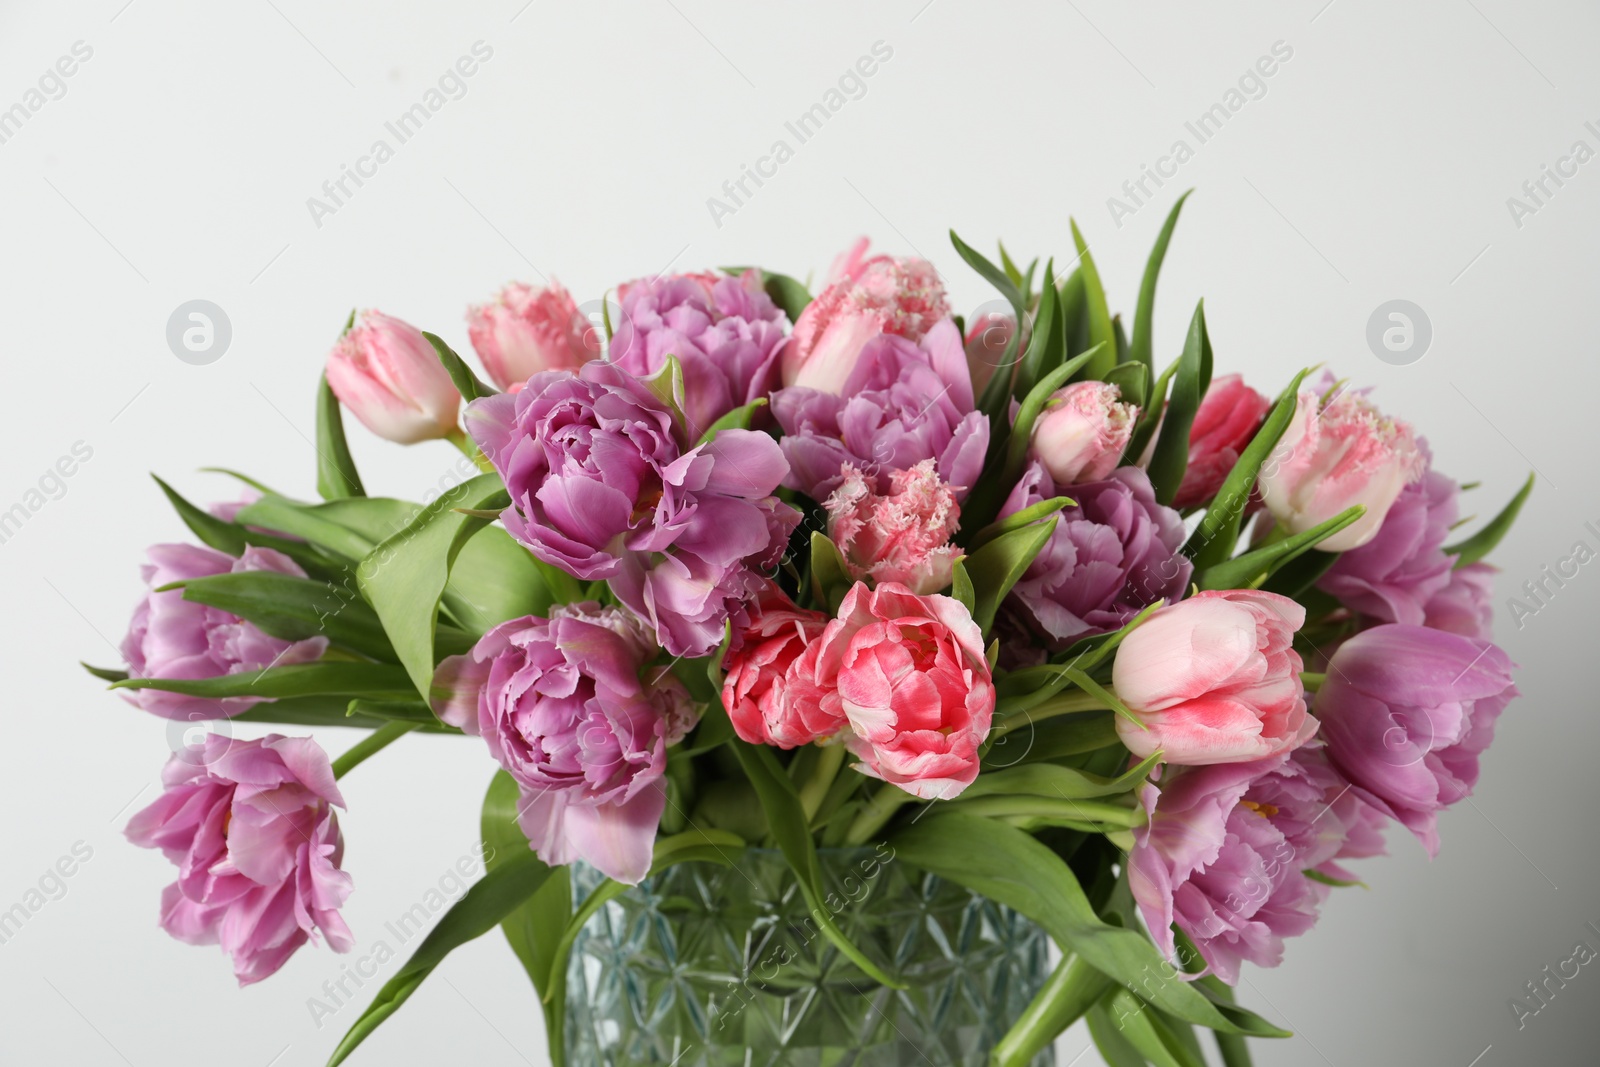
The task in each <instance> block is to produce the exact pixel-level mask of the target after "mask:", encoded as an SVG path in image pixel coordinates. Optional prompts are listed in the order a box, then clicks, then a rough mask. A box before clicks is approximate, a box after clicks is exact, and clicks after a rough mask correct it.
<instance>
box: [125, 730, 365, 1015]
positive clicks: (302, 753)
mask: <svg viewBox="0 0 1600 1067" xmlns="http://www.w3.org/2000/svg"><path fill="white" fill-rule="evenodd" d="M161 782H162V786H163V790H164V791H163V792H162V794H161V795H160V796H159V797H157V798H156V799H155V802H154V803H152V804H151V805H150V806H149V807H147V808H145V809H143V810H142V811H140V812H139V813H138V814H136V815H134V817H133V818H132V819H131V820H130V821H129V822H128V828H127V830H126V831H125V832H126V834H127V836H128V840H129V841H132V842H133V843H134V844H135V845H139V846H140V847H142V848H158V849H160V850H161V851H162V852H163V853H165V854H166V857H167V859H169V860H171V861H172V862H173V864H175V865H176V866H177V868H178V880H177V881H175V882H173V883H172V884H171V885H169V886H168V887H167V889H166V891H165V892H164V893H163V894H162V895H161V927H162V929H164V930H166V931H167V933H169V934H171V935H172V936H173V937H175V938H177V939H178V940H180V941H186V942H188V943H189V944H191V945H215V944H219V943H220V944H221V945H222V950H223V951H224V952H226V953H227V954H228V955H229V956H231V957H233V971H234V975H235V977H237V978H238V979H239V984H240V985H249V984H250V983H252V982H259V981H260V980H261V979H263V978H266V977H268V976H269V975H271V974H272V973H273V972H275V971H277V970H278V968H280V967H282V966H283V965H284V963H285V962H286V961H287V960H288V959H289V957H290V956H292V955H293V954H294V953H295V951H296V950H297V949H299V948H300V946H301V945H304V944H305V943H306V942H307V941H315V940H318V939H319V938H321V937H326V938H327V939H328V944H329V945H330V946H331V947H332V948H333V950H334V951H335V952H348V951H350V949H351V948H352V947H354V945H355V938H354V937H352V936H351V934H350V928H349V927H348V926H346V925H345V922H344V919H343V918H342V917H341V916H340V915H339V909H340V908H341V907H343V905H344V902H345V899H346V898H347V897H349V895H350V884H351V883H350V876H349V875H348V874H346V873H345V872H344V871H342V870H340V865H341V861H342V859H343V855H344V838H343V837H342V836H341V835H340V833H339V820H338V818H337V817H336V816H335V815H334V813H333V808H334V807H341V808H342V807H344V798H343V797H342V796H340V795H339V787H338V786H337V785H336V784H335V783H334V780H333V768H332V766H331V765H330V764H329V762H328V756H327V754H326V753H325V752H323V751H322V749H321V747H320V746H318V745H317V743H316V742H315V741H313V740H311V738H309V737H284V736H282V735H280V734H267V735H266V736H265V737H263V738H262V739H261V740H259V741H235V740H233V739H232V738H228V737H224V736H221V735H219V734H207V735H206V737H205V740H204V741H203V742H201V743H200V744H198V745H194V746H191V747H189V748H187V749H185V750H184V751H183V752H181V753H179V754H176V755H174V756H173V757H172V758H171V759H170V760H168V761H167V766H166V768H165V769H164V770H163V771H162V772H161Z"/></svg>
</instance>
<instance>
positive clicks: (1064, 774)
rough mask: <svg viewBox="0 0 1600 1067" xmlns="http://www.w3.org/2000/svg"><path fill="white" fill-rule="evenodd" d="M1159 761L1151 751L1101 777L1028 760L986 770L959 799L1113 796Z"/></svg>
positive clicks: (1126, 789)
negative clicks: (1118, 771)
mask: <svg viewBox="0 0 1600 1067" xmlns="http://www.w3.org/2000/svg"><path fill="white" fill-rule="evenodd" d="M1097 747H1098V746H1097ZM1160 761H1161V754H1160V753H1159V752H1156V753H1152V754H1151V755H1150V756H1148V757H1146V758H1145V759H1143V760H1141V761H1140V762H1139V764H1138V765H1137V766H1135V767H1132V768H1130V769H1128V770H1127V771H1125V772H1123V773H1122V774H1120V775H1118V776H1117V777H1115V778H1102V777H1101V776H1100V775H1098V774H1090V773H1089V772H1087V771H1080V770H1077V769H1076V768H1073V767H1062V766H1058V765H1056V764H1053V763H1028V764H1024V765H1022V766H1017V767H1007V768H1005V769H1003V770H996V771H986V772H985V773H983V774H980V775H979V776H978V778H977V780H976V781H974V782H973V783H972V784H971V785H969V786H967V788H966V790H965V791H964V792H963V793H962V794H961V799H962V800H967V799H968V798H974V797H986V796H1015V795H1018V794H1023V795H1028V796H1040V797H1061V798H1063V799H1066V800H1088V799H1091V798H1095V797H1109V796H1116V795H1118V794H1121V793H1127V792H1130V791H1132V790H1135V789H1137V788H1139V786H1141V785H1143V784H1144V780H1145V779H1146V778H1148V777H1149V776H1150V771H1151V769H1152V768H1154V767H1155V766H1156V764H1157V763H1159V762H1160Z"/></svg>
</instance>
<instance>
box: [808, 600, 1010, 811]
mask: <svg viewBox="0 0 1600 1067" xmlns="http://www.w3.org/2000/svg"><path fill="white" fill-rule="evenodd" d="M814 647H815V648H816V649H817V652H816V677H817V678H818V679H820V680H822V681H823V682H824V683H825V684H826V683H831V685H828V686H827V687H826V688H825V691H824V692H823V694H822V699H821V706H822V710H823V711H824V712H825V713H831V712H834V711H835V710H836V711H837V712H839V713H841V714H842V715H843V716H844V717H845V718H846V719H847V720H848V721H849V724H850V732H849V733H848V734H847V735H846V736H845V743H846V744H847V745H848V746H849V748H850V751H851V752H853V753H854V754H855V755H856V757H857V758H858V759H860V761H861V762H860V763H859V764H857V770H859V771H861V772H862V773H863V774H866V775H870V776H871V777H873V778H881V779H882V780H884V781H886V782H889V783H891V784H893V785H897V786H899V787H900V788H901V789H904V790H905V791H906V792H908V793H910V794H912V795H913V796H916V797H920V798H921V799H923V800H934V799H942V800H948V799H950V798H952V797H955V796H959V795H960V794H961V792H962V791H963V790H965V789H966V788H967V786H969V785H971V784H972V781H973V779H975V778H976V777H977V776H978V749H979V747H980V746H981V745H982V744H983V741H984V739H985V738H986V737H988V736H989V725H990V720H991V719H992V717H993V715H994V704H995V689H994V682H993V680H992V678H991V675H990V671H989V663H988V661H987V660H986V659H985V658H984V654H983V634H982V633H981V632H980V631H979V629H978V624H977V623H975V622H973V621H972V616H971V615H969V614H967V609H966V608H964V607H962V606H961V603H960V602H959V601H957V600H953V599H951V598H950V597H946V596H917V595H916V594H915V593H913V592H912V591H911V590H910V589H907V588H906V587H905V586H903V585H897V584H895V583H893V582H885V583H884V584H883V585H880V586H878V588H877V589H875V590H870V589H868V588H867V587H866V585H864V584H862V583H859V582H858V583H856V585H855V586H854V587H853V588H851V590H850V592H849V593H848V594H846V595H845V598H844V603H843V604H842V605H840V607H839V617H838V618H836V619H834V620H833V621H832V622H830V623H829V624H828V628H827V629H826V630H825V631H824V632H823V635H822V637H821V638H819V639H818V641H817V644H816V645H815V646H814Z"/></svg>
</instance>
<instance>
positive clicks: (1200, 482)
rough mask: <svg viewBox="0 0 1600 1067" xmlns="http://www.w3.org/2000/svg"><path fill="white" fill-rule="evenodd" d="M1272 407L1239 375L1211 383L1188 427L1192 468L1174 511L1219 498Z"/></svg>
mask: <svg viewBox="0 0 1600 1067" xmlns="http://www.w3.org/2000/svg"><path fill="white" fill-rule="evenodd" d="M1271 406H1272V405H1271V404H1270V403H1269V402H1268V400H1267V398H1266V397H1264V396H1262V395H1261V394H1260V393H1258V392H1256V391H1255V390H1254V389H1252V388H1250V387H1249V386H1248V385H1246V384H1244V379H1243V378H1242V377H1240V376H1239V375H1237V374H1229V375H1226V376H1224V377H1221V378H1213V379H1212V381H1211V387H1210V388H1209V389H1207V390H1206V397H1205V399H1204V400H1202V401H1201V402H1200V409H1199V410H1198V411H1196V412H1195V415H1194V424H1193V425H1192V426H1190V427H1189V464H1188V466H1187V467H1185V468H1184V471H1183V482H1182V483H1181V484H1180V485H1179V486H1178V492H1177V494H1176V495H1175V496H1174V497H1173V498H1172V506H1173V507H1175V508H1179V509H1185V508H1193V507H1199V506H1200V505H1201V504H1204V503H1205V502H1206V501H1208V500H1210V499H1211V498H1212V497H1214V496H1216V495H1217V490H1218V489H1221V488H1222V483H1223V482H1224V481H1225V480H1226V479H1227V477H1228V473H1229V472H1230V471H1232V470H1233V465H1234V464H1235V463H1237V462H1239V454H1240V453H1241V452H1243V451H1244V450H1245V447H1246V446H1247V445H1249V444H1250V440H1251V438H1253V437H1255V435H1256V431H1257V430H1259V429H1260V428H1261V420H1262V419H1263V418H1265V417H1266V414H1267V409H1268V408H1269V407H1271ZM1152 440H1153V439H1152Z"/></svg>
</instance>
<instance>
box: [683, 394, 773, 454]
mask: <svg viewBox="0 0 1600 1067" xmlns="http://www.w3.org/2000/svg"><path fill="white" fill-rule="evenodd" d="M769 403H771V401H769V400H768V399H767V398H766V397H764V396H763V397H757V398H756V399H754V400H752V401H750V403H748V404H746V405H744V406H743V407H737V408H734V409H733V410H732V411H730V412H728V413H727V414H726V415H724V416H722V418H720V419H718V420H717V421H716V422H713V423H712V424H711V425H710V426H708V427H706V432H705V433H703V434H701V435H700V440H699V441H697V442H696V444H702V445H703V444H706V443H708V442H709V441H711V439H712V438H714V437H716V436H717V434H719V433H721V432H722V431H723V430H748V429H749V428H750V420H751V419H753V418H755V414H756V412H757V411H760V410H761V409H762V408H764V407H766V406H767V405H768V404H769Z"/></svg>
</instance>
